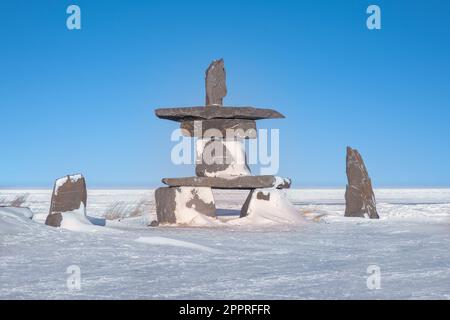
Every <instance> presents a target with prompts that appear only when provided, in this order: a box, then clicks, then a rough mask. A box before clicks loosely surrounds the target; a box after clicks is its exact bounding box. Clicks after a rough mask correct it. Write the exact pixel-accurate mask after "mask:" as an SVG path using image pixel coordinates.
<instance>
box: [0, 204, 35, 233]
mask: <svg viewBox="0 0 450 320" xmlns="http://www.w3.org/2000/svg"><path fill="white" fill-rule="evenodd" d="M32 217H33V212H32V211H31V210H30V209H29V208H15V207H0V234H11V233H13V234H16V233H20V232H23V231H24V230H27V229H30V228H33V227H35V226H38V224H37V223H36V222H34V221H32V220H31V219H32Z"/></svg>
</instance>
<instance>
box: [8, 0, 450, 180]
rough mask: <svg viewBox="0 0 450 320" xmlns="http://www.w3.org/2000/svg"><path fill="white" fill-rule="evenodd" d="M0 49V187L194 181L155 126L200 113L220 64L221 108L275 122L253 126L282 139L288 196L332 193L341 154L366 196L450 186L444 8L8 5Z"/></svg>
mask: <svg viewBox="0 0 450 320" xmlns="http://www.w3.org/2000/svg"><path fill="white" fill-rule="evenodd" d="M70 4H78V5H79V6H80V7H81V11H82V29H81V30H75V31H69V30H67V28H66V18H67V14H66V8H67V6H68V5H70ZM370 4H378V5H379V6H380V7H381V10H382V29H381V30H378V31H370V30H368V29H367V28H366V17H367V14H366V12H365V11H366V8H367V6H368V5H370ZM0 40H1V42H0V43H1V44H0V76H1V78H0V79H1V81H0V139H1V142H2V143H1V148H0V187H49V188H50V187H51V186H52V184H53V181H54V179H55V178H57V177H60V176H63V175H65V174H66V173H72V172H82V173H83V174H84V175H85V176H86V177H87V183H88V186H90V187H147V186H157V185H159V181H160V179H161V178H162V177H167V176H187V175H193V172H194V169H193V167H192V166H181V167H177V166H175V165H173V164H172V163H171V161H170V150H171V148H172V146H173V145H174V143H173V142H171V141H170V133H171V132H172V130H173V129H174V128H175V127H176V126H177V124H176V123H174V122H170V121H166V120H160V119H157V118H156V117H155V116H154V113H153V112H154V109H155V108H156V107H161V106H180V105H185V106H189V105H198V104H202V103H203V102H204V82H203V81H204V80H203V77H204V70H205V68H206V67H207V66H208V64H209V63H210V61H211V60H213V59H216V58H221V57H223V58H224V59H225V64H226V68H227V77H228V96H227V97H226V99H225V102H226V104H227V105H254V106H259V107H274V108H276V109H277V110H279V111H280V112H282V113H284V114H285V115H286V117H287V118H286V119H283V120H270V121H269V120H266V121H262V122H259V127H260V128H272V127H279V128H280V130H281V131H280V138H281V168H280V172H279V173H280V175H283V176H289V177H291V178H292V179H293V181H294V185H295V186H297V187H303V186H344V185H345V183H346V177H345V147H346V146H347V145H350V146H352V147H354V148H357V149H359V150H360V152H361V154H362V155H363V157H364V159H365V161H366V165H367V167H368V169H369V173H370V175H371V176H372V180H373V183H374V185H375V186H377V187H381V186H450V169H449V168H450V143H449V138H450V1H444V0H442V1H437V0H434V1H429V0H428V1H424V0H421V1H400V0H397V1H363V0H353V1H350V0H345V1H344V0H342V1H323V0H322V1H312V0H311V1H289V2H288V1H215V2H211V1H209V2H206V1H205V2H200V1H136V0H135V1H98V0H89V1H82V0H75V1H63V0H58V1H56V0H53V1H49V0H47V1H44V0H39V1H23V0H20V1H18V0H14V1H12V0H9V1H6V0H4V1H2V2H1V8H0Z"/></svg>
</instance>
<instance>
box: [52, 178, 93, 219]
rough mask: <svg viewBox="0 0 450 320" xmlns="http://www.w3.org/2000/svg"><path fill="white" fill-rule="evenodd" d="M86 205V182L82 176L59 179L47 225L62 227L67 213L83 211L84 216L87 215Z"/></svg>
mask: <svg viewBox="0 0 450 320" xmlns="http://www.w3.org/2000/svg"><path fill="white" fill-rule="evenodd" d="M86 204H87V190H86V181H85V179H84V177H83V176H82V175H81V174H76V175H68V176H66V177H63V178H60V179H57V180H56V182H55V186H54V187H53V194H52V200H51V204H50V212H49V214H48V216H47V219H46V221H45V224H46V225H49V226H52V227H60V226H61V221H62V220H63V218H64V217H63V216H64V215H63V213H65V212H71V211H75V210H77V211H79V210H81V213H82V215H86Z"/></svg>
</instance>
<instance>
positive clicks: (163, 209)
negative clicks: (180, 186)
mask: <svg viewBox="0 0 450 320" xmlns="http://www.w3.org/2000/svg"><path fill="white" fill-rule="evenodd" d="M175 192H176V188H167V187H163V188H158V189H156V190H155V202H156V216H157V218H158V222H159V223H176V222H177V218H176V216H175V209H176V207H177V204H176V202H175Z"/></svg>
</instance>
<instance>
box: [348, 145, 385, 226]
mask: <svg viewBox="0 0 450 320" xmlns="http://www.w3.org/2000/svg"><path fill="white" fill-rule="evenodd" d="M346 172H347V180H348V184H347V187H346V190H345V216H346V217H361V218H364V217H368V218H370V219H378V218H379V216H378V212H377V207H376V201H375V194H374V192H373V189H372V182H371V180H370V177H369V174H368V172H367V168H366V166H365V164H364V161H363V159H362V157H361V155H360V154H359V152H358V150H356V149H352V148H350V147H347V156H346Z"/></svg>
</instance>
